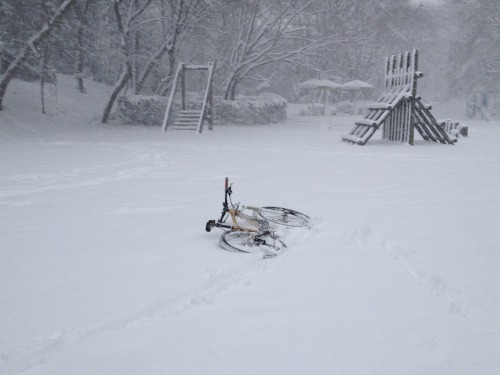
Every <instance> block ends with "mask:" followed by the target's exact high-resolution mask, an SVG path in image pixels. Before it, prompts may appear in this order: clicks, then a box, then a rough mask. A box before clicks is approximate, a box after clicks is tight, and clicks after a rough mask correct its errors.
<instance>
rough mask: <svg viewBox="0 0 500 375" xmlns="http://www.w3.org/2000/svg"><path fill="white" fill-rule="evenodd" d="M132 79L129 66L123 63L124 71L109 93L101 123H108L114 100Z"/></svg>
mask: <svg viewBox="0 0 500 375" xmlns="http://www.w3.org/2000/svg"><path fill="white" fill-rule="evenodd" d="M131 77H132V67H131V66H130V64H127V63H125V64H124V69H123V73H122V75H121V77H120V78H119V79H118V82H117V83H116V85H115V88H114V89H113V92H112V93H111V96H110V98H109V100H108V104H107V105H106V108H104V114H103V115H102V119H101V122H102V123H103V124H105V123H106V122H108V119H109V115H110V113H111V109H112V108H113V105H114V104H115V101H116V98H117V97H118V94H119V93H120V92H121V91H122V90H123V88H124V87H125V86H126V85H127V83H128V81H129V80H130V78H131Z"/></svg>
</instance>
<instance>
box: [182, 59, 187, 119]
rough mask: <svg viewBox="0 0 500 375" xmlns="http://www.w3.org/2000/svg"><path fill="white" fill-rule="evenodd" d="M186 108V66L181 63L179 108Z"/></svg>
mask: <svg viewBox="0 0 500 375" xmlns="http://www.w3.org/2000/svg"><path fill="white" fill-rule="evenodd" d="M185 109H186V67H185V65H184V64H182V70H181V110H183V111H184V110H185Z"/></svg>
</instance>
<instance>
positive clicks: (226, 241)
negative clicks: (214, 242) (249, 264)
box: [219, 230, 286, 254]
mask: <svg viewBox="0 0 500 375" xmlns="http://www.w3.org/2000/svg"><path fill="white" fill-rule="evenodd" d="M219 243H220V245H221V247H222V248H223V249H225V250H228V251H235V252H240V253H255V252H259V251H264V252H265V253H266V254H269V253H271V254H275V253H277V252H279V251H282V250H283V249H285V248H286V245H285V244H284V243H283V242H282V241H280V240H279V239H277V238H273V237H272V236H270V235H264V234H258V233H255V232H245V231H241V230H231V231H227V232H224V233H222V235H221V236H220V240H219Z"/></svg>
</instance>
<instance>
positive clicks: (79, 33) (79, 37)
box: [75, 0, 92, 94]
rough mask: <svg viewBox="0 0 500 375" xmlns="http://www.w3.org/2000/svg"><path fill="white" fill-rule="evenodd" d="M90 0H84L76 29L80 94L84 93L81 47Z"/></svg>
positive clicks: (77, 80) (82, 50) (83, 50)
mask: <svg viewBox="0 0 500 375" xmlns="http://www.w3.org/2000/svg"><path fill="white" fill-rule="evenodd" d="M91 1H92V0H86V1H85V4H84V6H83V13H82V16H81V20H80V24H79V26H78V31H77V34H76V35H77V44H78V55H77V58H76V74H75V77H76V83H77V88H78V91H79V92H80V93H82V94H86V93H87V90H85V86H84V84H83V66H84V62H85V49H84V48H83V37H84V35H85V30H86V29H88V22H87V14H88V11H89V8H90V3H91Z"/></svg>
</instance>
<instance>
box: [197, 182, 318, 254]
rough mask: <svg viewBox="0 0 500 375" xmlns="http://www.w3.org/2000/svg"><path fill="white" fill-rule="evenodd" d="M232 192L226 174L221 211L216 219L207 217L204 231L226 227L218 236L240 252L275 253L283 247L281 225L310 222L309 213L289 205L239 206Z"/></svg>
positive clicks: (233, 249) (290, 225) (305, 225)
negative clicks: (290, 207)
mask: <svg viewBox="0 0 500 375" xmlns="http://www.w3.org/2000/svg"><path fill="white" fill-rule="evenodd" d="M232 193H233V191H232V184H231V185H229V180H228V178H227V177H226V181H225V189H224V202H223V203H222V214H221V216H220V218H219V220H217V221H216V220H209V221H208V222H207V224H206V227H205V229H206V231H207V232H210V231H211V230H212V228H214V227H215V228H221V229H223V230H225V232H224V233H223V234H222V235H221V237H220V240H219V243H220V245H221V247H222V248H224V249H225V250H229V251H236V252H243V253H252V252H255V251H259V250H262V251H264V253H265V255H266V256H274V255H276V254H277V253H279V252H281V251H282V250H283V249H285V248H286V245H285V243H284V242H283V241H282V240H281V239H280V234H279V229H280V228H283V227H285V228H292V227H306V228H309V227H310V226H311V219H310V218H309V216H307V215H306V214H303V213H301V212H298V211H294V210H290V209H288V208H283V207H253V206H243V205H242V206H241V207H240V204H239V203H238V204H233V202H232V200H231V194H232ZM228 218H230V222H227V220H228Z"/></svg>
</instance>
